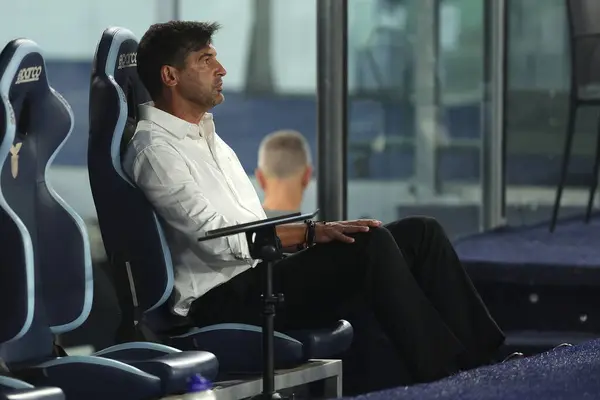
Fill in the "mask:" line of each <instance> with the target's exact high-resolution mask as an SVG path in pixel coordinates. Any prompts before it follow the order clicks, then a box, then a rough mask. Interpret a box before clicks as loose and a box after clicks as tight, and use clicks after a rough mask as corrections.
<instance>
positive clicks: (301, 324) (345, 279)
mask: <svg viewBox="0 0 600 400" xmlns="http://www.w3.org/2000/svg"><path fill="white" fill-rule="evenodd" d="M354 237H355V239H356V240H355V242H354V243H352V244H344V243H339V242H332V243H327V244H319V245H316V246H314V247H312V248H309V249H307V250H304V251H301V252H299V253H296V254H294V255H292V256H289V257H287V258H285V259H284V260H282V261H280V262H278V263H277V264H276V265H275V267H274V289H275V291H276V292H281V293H283V294H284V296H285V303H284V306H283V309H282V310H280V311H278V314H277V316H276V318H275V326H276V329H277V330H279V331H286V330H291V329H297V328H312V327H315V328H316V327H323V326H327V325H331V323H332V322H334V321H337V320H338V319H340V318H344V316H346V315H348V314H349V312H350V311H351V308H352V307H353V306H354V305H356V304H357V303H356V302H357V301H359V302H362V303H363V304H366V306H368V307H369V308H370V309H371V310H372V312H373V314H374V316H375V317H376V319H377V321H378V322H379V324H380V326H381V328H382V329H383V331H384V332H385V333H386V335H387V336H388V337H389V339H390V340H391V341H392V343H393V344H394V346H395V348H396V349H397V352H398V356H399V358H400V359H401V360H402V362H403V363H405V365H406V366H407V369H408V370H409V371H410V372H411V375H412V378H413V379H412V380H413V383H416V382H427V381H432V380H435V379H439V378H442V377H444V376H447V375H449V374H451V373H453V372H455V371H457V370H458V369H468V368H473V367H476V366H478V365H481V364H484V363H487V362H489V361H490V360H491V358H492V355H493V354H494V353H495V352H496V351H497V349H498V348H499V347H500V346H501V345H502V343H503V341H504V335H503V334H502V332H501V331H500V329H499V328H498V326H497V325H496V323H495V322H494V320H493V319H492V318H491V316H490V315H489V313H488V311H487V309H486V307H485V305H484V304H483V302H482V300H481V298H480V297H479V295H478V294H477V292H476V290H475V288H474V287H473V284H472V283H471V280H470V279H469V277H468V275H467V274H466V272H465V270H464V269H463V267H462V265H461V264H460V261H459V260H458V257H457V255H456V253H455V251H454V249H453V247H452V244H451V243H450V241H449V240H448V238H447V236H446V234H445V233H444V230H443V229H442V227H441V226H440V225H439V224H438V223H437V222H436V221H435V220H434V219H431V218H424V217H413V218H406V219H403V220H400V221H397V222H393V223H391V224H388V225H386V226H385V228H374V229H371V230H370V231H369V232H368V233H361V234H357V235H355V236H354ZM260 278H261V276H260V273H259V271H258V269H257V268H255V269H252V270H250V271H247V272H244V273H242V274H240V275H238V276H237V277H235V278H234V279H232V280H230V281H229V282H227V283H225V284H223V285H221V286H219V287H217V288H214V289H212V290H211V291H209V292H208V293H207V294H206V295H204V296H202V297H201V298H199V299H197V300H196V301H195V302H194V303H193V305H192V309H191V311H190V317H191V318H192V319H193V320H194V322H195V323H196V324H198V325H209V324H214V323H220V322H240V323H249V324H256V325H258V324H260V321H261V319H260V312H259V305H260V294H261V279H260ZM350 322H352V321H351V320H350ZM407 383H408V382H407Z"/></svg>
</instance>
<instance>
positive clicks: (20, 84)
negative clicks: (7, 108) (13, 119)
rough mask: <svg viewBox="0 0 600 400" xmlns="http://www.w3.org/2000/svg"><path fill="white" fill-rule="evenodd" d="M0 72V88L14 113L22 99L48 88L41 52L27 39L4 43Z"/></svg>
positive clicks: (0, 56)
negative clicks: (0, 78) (0, 77)
mask: <svg viewBox="0 0 600 400" xmlns="http://www.w3.org/2000/svg"><path fill="white" fill-rule="evenodd" d="M0 75H1V76H2V77H3V79H2V86H1V87H0V91H1V92H2V94H3V95H5V96H7V97H8V98H9V99H10V101H11V103H12V104H13V108H14V109H15V112H16V113H17V114H18V112H17V109H18V107H19V106H20V105H22V102H23V100H25V99H27V98H30V97H33V96H35V95H39V94H41V93H43V92H48V91H50V85H49V84H48V79H47V77H46V64H45V62H44V57H43V55H42V51H41V49H40V47H39V46H38V45H37V44H36V43H35V42H33V41H32V40H29V39H15V40H13V41H11V42H9V43H8V44H7V45H6V47H5V48H4V50H2V53H0Z"/></svg>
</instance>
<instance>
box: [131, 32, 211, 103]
mask: <svg viewBox="0 0 600 400" xmlns="http://www.w3.org/2000/svg"><path fill="white" fill-rule="evenodd" d="M219 28H220V25H219V24H218V23H216V22H195V21H170V22H165V23H160V24H154V25H152V26H150V28H149V29H148V31H146V33H145V34H144V36H143V37H142V39H141V40H140V44H139V46H138V51H137V71H138V75H139V76H140V79H141V80H142V82H143V84H144V86H146V89H147V90H148V92H149V93H150V96H151V97H152V98H153V99H156V97H157V96H159V95H160V93H161V90H162V80H161V77H160V69H161V68H162V67H163V65H172V66H174V67H177V68H182V67H183V66H184V65H185V59H186V58H187V56H188V55H189V54H190V53H192V52H194V51H198V50H200V49H202V48H204V47H206V46H208V45H210V44H211V43H212V36H213V34H214V33H215V32H216V31H217V30H219Z"/></svg>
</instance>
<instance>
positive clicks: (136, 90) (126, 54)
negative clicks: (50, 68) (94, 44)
mask: <svg viewBox="0 0 600 400" xmlns="http://www.w3.org/2000/svg"><path fill="white" fill-rule="evenodd" d="M137 47H138V40H137V38H136V37H135V35H134V34H133V33H132V32H131V31H130V30H128V29H125V28H120V27H111V28H107V29H106V30H105V31H104V32H103V33H102V37H101V39H100V42H98V48H97V49H96V56H95V58H94V63H93V65H92V77H93V79H97V78H99V79H108V80H114V82H115V83H116V84H117V85H118V86H119V88H120V89H121V90H122V92H123V94H122V95H121V101H124V102H126V104H127V106H128V117H129V118H130V119H131V120H132V121H137V106H138V105H139V104H142V103H146V102H148V101H150V96H149V94H148V92H147V91H146V88H145V87H144V85H143V83H142V82H141V81H140V79H139V76H138V73H137ZM134 123H135V122H134Z"/></svg>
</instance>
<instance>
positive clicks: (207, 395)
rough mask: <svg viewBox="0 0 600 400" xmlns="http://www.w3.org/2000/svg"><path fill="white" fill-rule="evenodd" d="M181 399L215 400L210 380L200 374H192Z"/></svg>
mask: <svg viewBox="0 0 600 400" xmlns="http://www.w3.org/2000/svg"><path fill="white" fill-rule="evenodd" d="M182 400H216V396H215V392H213V390H212V382H211V381H209V380H208V379H206V378H204V377H203V376H201V375H200V374H195V375H192V377H191V378H190V379H189V381H188V390H187V393H186V394H185V395H183V398H182Z"/></svg>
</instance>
